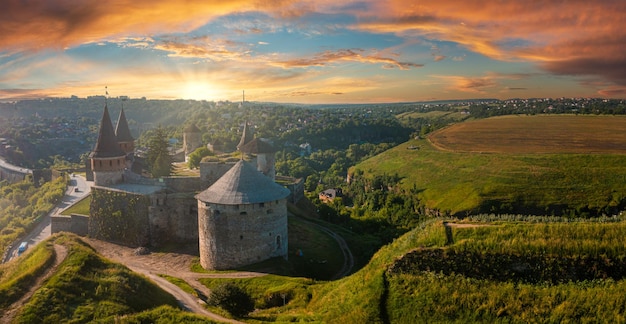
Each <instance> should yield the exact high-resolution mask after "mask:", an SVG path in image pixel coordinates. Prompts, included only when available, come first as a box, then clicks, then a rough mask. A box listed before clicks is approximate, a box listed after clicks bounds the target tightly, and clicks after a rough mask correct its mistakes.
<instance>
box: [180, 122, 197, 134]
mask: <svg viewBox="0 0 626 324" xmlns="http://www.w3.org/2000/svg"><path fill="white" fill-rule="evenodd" d="M183 132H184V133H200V129H199V128H198V126H196V124H193V123H192V124H189V125H187V126H185V128H184V129H183Z"/></svg>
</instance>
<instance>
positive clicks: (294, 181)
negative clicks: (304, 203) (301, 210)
mask: <svg viewBox="0 0 626 324" xmlns="http://www.w3.org/2000/svg"><path fill="white" fill-rule="evenodd" d="M276 181H277V182H278V183H280V184H282V185H283V186H285V188H287V189H289V191H290V192H291V193H290V194H289V196H288V197H287V200H288V201H289V202H291V203H294V204H295V203H297V202H298V201H300V199H302V198H304V179H302V178H292V177H285V176H276Z"/></svg>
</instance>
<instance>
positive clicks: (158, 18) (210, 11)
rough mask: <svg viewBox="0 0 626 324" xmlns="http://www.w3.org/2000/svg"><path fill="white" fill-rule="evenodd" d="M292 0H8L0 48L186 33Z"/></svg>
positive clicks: (1, 16)
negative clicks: (236, 14)
mask: <svg viewBox="0 0 626 324" xmlns="http://www.w3.org/2000/svg"><path fill="white" fill-rule="evenodd" d="M290 2H291V1H288V0H286V1H273V2H272V1H270V2H261V1H253V0H229V1H219V0H212V1H185V2H181V1H178V0H111V1H101V0H81V1H74V0H31V1H20V0H6V1H3V3H2V8H1V10H0V22H1V23H0V48H4V49H11V50H12V51H23V50H41V49H46V48H57V49H62V48H64V47H68V46H73V45H78V44H83V43H89V42H97V41H100V40H104V39H107V38H114V37H115V36H122V35H123V36H128V35H150V34H154V33H163V32H167V33H173V32H187V31H191V30H193V29H195V28H197V27H200V26H202V25H203V24H206V23H207V22H208V21H210V20H211V19H213V18H215V17H218V16H221V15H225V14H229V13H234V12H241V11H254V10H260V11H266V12H271V13H278V14H281V13H282V14H284V15H295V14H296V13H297V12H298V10H297V7H294V6H292V5H290ZM285 10H286V11H287V12H284V11H285Z"/></svg>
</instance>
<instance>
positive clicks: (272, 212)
mask: <svg viewBox="0 0 626 324" xmlns="http://www.w3.org/2000/svg"><path fill="white" fill-rule="evenodd" d="M198 228H199V246H200V264H201V265H202V266H203V267H204V268H205V269H216V270H224V269H233V268H237V267H240V266H243V265H248V264H252V263H256V262H260V261H263V260H266V259H269V258H272V257H276V256H282V257H287V247H288V232H287V205H286V200H285V199H281V200H278V201H272V202H267V203H262V204H247V205H218V204H211V203H205V202H202V201H198Z"/></svg>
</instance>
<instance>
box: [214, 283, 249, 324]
mask: <svg viewBox="0 0 626 324" xmlns="http://www.w3.org/2000/svg"><path fill="white" fill-rule="evenodd" d="M209 304H211V305H212V306H218V307H221V308H223V309H224V310H226V311H227V312H229V313H230V314H231V315H233V316H237V317H242V316H245V315H248V313H250V312H251V311H253V310H254V301H253V300H252V297H250V295H249V294H248V293H247V292H245V291H244V290H243V289H241V288H239V287H238V286H236V285H234V284H232V283H224V284H220V285H219V286H217V287H215V289H213V290H212V291H211V295H210V297H209Z"/></svg>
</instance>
